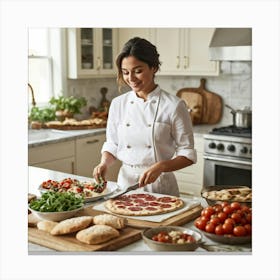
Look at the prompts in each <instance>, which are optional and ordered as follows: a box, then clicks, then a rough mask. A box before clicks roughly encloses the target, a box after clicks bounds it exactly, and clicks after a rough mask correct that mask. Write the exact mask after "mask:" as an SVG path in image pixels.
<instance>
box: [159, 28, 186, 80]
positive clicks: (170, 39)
mask: <svg viewBox="0 0 280 280" xmlns="http://www.w3.org/2000/svg"><path fill="white" fill-rule="evenodd" d="M181 36H182V30H181V29H180V28H156V29H155V45H156V47H157V50H158V53H159V60H160V61H161V62H162V64H161V67H160V68H161V70H160V71H159V72H158V73H159V75H160V74H177V73H180V72H181V70H182V57H181V51H182V40H181Z"/></svg>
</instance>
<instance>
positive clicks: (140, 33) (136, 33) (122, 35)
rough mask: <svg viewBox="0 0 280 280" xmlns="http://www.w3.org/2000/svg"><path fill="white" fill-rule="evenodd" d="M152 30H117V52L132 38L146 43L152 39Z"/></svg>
mask: <svg viewBox="0 0 280 280" xmlns="http://www.w3.org/2000/svg"><path fill="white" fill-rule="evenodd" d="M152 33H153V29H152V28H119V34H118V35H119V36H118V38H119V47H118V51H119V52H120V51H121V50H122V48H123V46H124V44H125V43H126V42H127V41H128V40H130V39H132V38H133V37H140V38H144V39H146V40H148V41H151V39H152Z"/></svg>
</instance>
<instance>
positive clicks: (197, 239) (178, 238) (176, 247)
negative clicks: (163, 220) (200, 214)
mask: <svg viewBox="0 0 280 280" xmlns="http://www.w3.org/2000/svg"><path fill="white" fill-rule="evenodd" d="M142 238H143V240H144V242H145V243H146V244H147V245H148V246H149V247H150V248H151V249H152V250H155V251H195V250H196V249H197V248H198V247H199V246H200V244H201V242H202V241H201V240H202V235H201V234H200V233H199V232H197V231H194V230H191V229H188V228H184V227H178V226H161V227H155V228H149V229H146V230H144V231H143V232H142Z"/></svg>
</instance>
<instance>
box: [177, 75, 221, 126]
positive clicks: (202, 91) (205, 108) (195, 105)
mask: <svg viewBox="0 0 280 280" xmlns="http://www.w3.org/2000/svg"><path fill="white" fill-rule="evenodd" d="M205 83H206V80H205V79H201V80H200V86H199V87H198V88H182V89H180V90H179V91H178V92H177V96H178V97H180V98H182V99H183V100H184V101H185V102H186V104H187V105H188V107H189V108H190V109H192V112H191V113H190V114H191V117H192V120H193V124H216V123H218V122H219V121H220V120H221V117H222V113H223V101H222V98H221V96H219V95H218V94H216V93H214V92H211V91H208V90H206V88H205ZM199 96H200V97H199Z"/></svg>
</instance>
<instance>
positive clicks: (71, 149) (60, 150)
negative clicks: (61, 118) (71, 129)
mask: <svg viewBox="0 0 280 280" xmlns="http://www.w3.org/2000/svg"><path fill="white" fill-rule="evenodd" d="M67 157H75V144H74V141H65V142H61V143H53V144H48V145H42V146H38V147H34V148H30V149H28V163H29V164H36V163H40V162H47V161H53V160H57V159H62V158H67Z"/></svg>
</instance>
